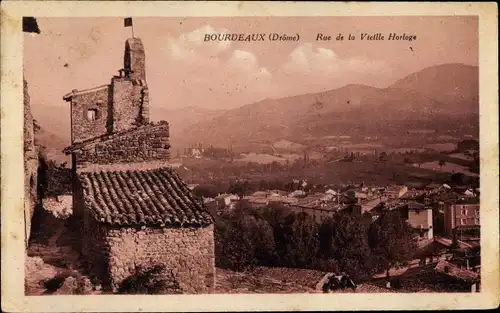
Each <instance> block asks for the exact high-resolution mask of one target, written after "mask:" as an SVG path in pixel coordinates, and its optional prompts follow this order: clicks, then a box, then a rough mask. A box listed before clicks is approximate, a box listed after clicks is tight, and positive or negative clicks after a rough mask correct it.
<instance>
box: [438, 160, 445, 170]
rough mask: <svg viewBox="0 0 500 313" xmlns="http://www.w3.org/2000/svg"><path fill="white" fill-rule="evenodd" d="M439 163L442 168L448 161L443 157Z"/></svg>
mask: <svg viewBox="0 0 500 313" xmlns="http://www.w3.org/2000/svg"><path fill="white" fill-rule="evenodd" d="M438 164H439V168H440V169H442V168H443V166H444V165H445V164H446V161H445V160H443V159H441V160H439V162H438Z"/></svg>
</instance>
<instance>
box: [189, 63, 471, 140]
mask: <svg viewBox="0 0 500 313" xmlns="http://www.w3.org/2000/svg"><path fill="white" fill-rule="evenodd" d="M478 92H479V91H478V71H477V67H473V66H466V65H462V64H446V65H439V66H434V67H431V68H427V69H424V70H422V71H419V72H416V73H413V74H411V75H409V76H407V77H404V78H402V79H401V80H398V81H397V82H395V83H394V84H392V85H391V86H389V87H388V88H382V89H379V88H374V87H370V86H365V85H347V86H344V87H341V88H338V89H334V90H330V91H326V92H321V93H311V94H305V95H300V96H295V97H287V98H282V99H266V100H264V101H261V102H258V103H253V104H249V105H245V106H243V107H240V108H237V109H234V110H230V111H228V112H226V113H225V114H223V115H221V116H219V117H217V118H215V119H213V120H211V121H207V122H201V123H199V124H196V125H194V126H193V127H192V128H190V129H188V130H187V131H186V133H185V134H184V136H183V139H184V143H185V144H189V143H190V142H193V141H198V142H205V143H206V144H213V145H222V146H223V145H227V144H228V143H229V142H233V143H245V142H250V141H255V140H262V139H266V140H279V139H283V138H285V139H288V140H292V139H295V138H297V137H299V138H304V137H307V136H313V137H314V136H326V135H334V134H339V133H345V132H346V130H348V132H350V133H353V132H354V133H359V134H363V133H364V134H367V133H372V132H379V133H387V132H389V133H391V132H406V131H407V130H408V129H412V127H424V128H425V127H434V126H437V127H439V128H440V129H454V128H456V127H458V126H460V125H461V124H462V123H464V120H465V121H466V122H472V123H476V122H475V121H476V120H477V118H478V117H477V113H478V111H479V103H478ZM457 114H460V115H461V116H460V117H458V118H457V119H456V120H453V119H450V116H452V115H453V116H454V115H457ZM454 119H455V118H454ZM459 120H460V122H458V121H459Z"/></svg>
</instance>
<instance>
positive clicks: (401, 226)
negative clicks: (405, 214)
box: [368, 211, 417, 278]
mask: <svg viewBox="0 0 500 313" xmlns="http://www.w3.org/2000/svg"><path fill="white" fill-rule="evenodd" d="M368 243H369V246H370V248H371V251H372V255H373V257H374V260H375V261H376V263H377V265H378V266H377V267H378V269H379V270H382V269H385V270H386V274H387V278H389V270H390V269H391V268H392V267H394V266H399V265H403V264H405V263H406V262H407V261H408V260H410V259H411V258H412V256H413V253H414V252H415V251H416V249H417V243H416V237H415V236H414V233H413V230H412V228H411V227H410V225H409V224H408V223H407V222H406V221H405V220H404V219H403V218H402V217H401V215H400V214H399V212H397V211H388V212H384V213H382V214H381V215H380V216H379V218H378V219H377V220H376V221H375V222H373V223H372V224H371V226H370V228H369V236H368Z"/></svg>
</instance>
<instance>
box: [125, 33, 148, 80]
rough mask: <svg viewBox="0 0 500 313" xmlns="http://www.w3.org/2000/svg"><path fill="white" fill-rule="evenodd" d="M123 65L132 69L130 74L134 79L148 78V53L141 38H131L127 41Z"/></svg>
mask: <svg viewBox="0 0 500 313" xmlns="http://www.w3.org/2000/svg"><path fill="white" fill-rule="evenodd" d="M123 67H124V68H126V69H130V70H132V73H131V75H130V76H131V77H132V78H133V79H136V80H141V79H142V80H145V79H146V53H145V51H144V46H143V45H142V41H141V39H139V38H129V39H127V41H126V42H125V55H124V57H123Z"/></svg>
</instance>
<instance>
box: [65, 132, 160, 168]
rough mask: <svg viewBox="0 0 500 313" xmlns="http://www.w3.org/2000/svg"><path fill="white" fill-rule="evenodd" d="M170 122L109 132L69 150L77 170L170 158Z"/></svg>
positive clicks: (67, 151) (67, 150)
mask: <svg viewBox="0 0 500 313" xmlns="http://www.w3.org/2000/svg"><path fill="white" fill-rule="evenodd" d="M168 138H169V130H168V123H167V122H159V123H155V124H148V125H144V126H141V127H137V128H133V129H131V130H127V131H123V132H119V133H114V134H111V135H105V136H101V137H97V138H93V139H92V140H87V141H86V142H82V143H81V144H75V145H73V146H72V147H71V148H69V149H66V150H65V152H66V153H72V154H73V157H74V158H75V165H76V167H77V169H78V170H79V169H82V168H85V167H87V166H89V165H91V164H117V163H137V162H150V161H164V162H165V161H167V160H168V159H169V158H170V150H169V148H170V143H169V140H168Z"/></svg>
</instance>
